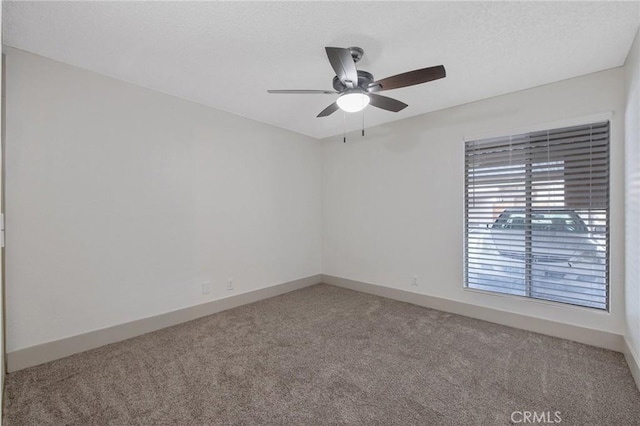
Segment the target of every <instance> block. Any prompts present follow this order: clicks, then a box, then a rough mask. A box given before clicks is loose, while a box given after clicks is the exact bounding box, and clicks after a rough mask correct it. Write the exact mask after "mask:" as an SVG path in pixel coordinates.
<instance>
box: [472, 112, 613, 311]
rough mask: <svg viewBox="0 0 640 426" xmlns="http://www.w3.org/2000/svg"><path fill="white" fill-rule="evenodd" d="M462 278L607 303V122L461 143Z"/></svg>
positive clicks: (481, 285) (525, 292) (582, 302)
mask: <svg viewBox="0 0 640 426" xmlns="http://www.w3.org/2000/svg"><path fill="white" fill-rule="evenodd" d="M465 158H466V160H465V285H466V286H467V287H468V288H473V289H479V290H486V291H492V292H497V293H506V294H514V295H519V296H525V297H531V298H535V299H544V300H551V301H556V302H563V303H569V304H573V305H579V306H587V307H592V308H599V309H608V303H609V297H608V289H609V285H608V282H609V122H601V123H594V124H588V125H582V126H574V127H567V128H562V129H553V130H546V131H540V132H532V133H526V134H519V135H512V136H507V137H500V138H492V139H483V140H475V141H469V142H466V144H465Z"/></svg>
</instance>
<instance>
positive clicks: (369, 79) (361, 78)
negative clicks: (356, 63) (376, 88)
mask: <svg viewBox="0 0 640 426" xmlns="http://www.w3.org/2000/svg"><path fill="white" fill-rule="evenodd" d="M373 82H374V79H373V74H371V73H370V72H367V71H362V70H358V87H359V88H360V89H362V90H364V91H367V87H368V86H369V85H370V84H371V83H373ZM333 88H334V89H335V90H336V91H338V92H343V91H345V90H347V86H346V85H345V84H344V83H343V82H341V81H340V79H339V78H338V76H335V77H333Z"/></svg>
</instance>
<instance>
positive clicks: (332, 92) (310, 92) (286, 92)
mask: <svg viewBox="0 0 640 426" xmlns="http://www.w3.org/2000/svg"><path fill="white" fill-rule="evenodd" d="M267 92H268V93H276V94H283V95H335V94H336V93H338V92H336V91H335V90H267Z"/></svg>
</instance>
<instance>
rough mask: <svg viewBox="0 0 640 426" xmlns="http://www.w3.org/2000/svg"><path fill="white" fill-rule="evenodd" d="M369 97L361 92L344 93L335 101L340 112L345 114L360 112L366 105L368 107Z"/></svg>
mask: <svg viewBox="0 0 640 426" xmlns="http://www.w3.org/2000/svg"><path fill="white" fill-rule="evenodd" d="M369 101H370V99H369V96H367V94H365V93H362V92H355V93H353V92H352V93H345V94H344V95H342V96H340V97H339V98H338V100H337V101H336V102H337V103H338V106H339V107H340V109H341V110H343V111H345V112H358V111H362V110H363V109H364V108H365V107H366V106H367V105H369Z"/></svg>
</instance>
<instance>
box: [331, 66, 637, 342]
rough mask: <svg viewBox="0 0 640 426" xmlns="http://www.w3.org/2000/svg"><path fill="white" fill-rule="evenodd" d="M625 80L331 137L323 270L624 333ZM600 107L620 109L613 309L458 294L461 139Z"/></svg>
mask: <svg viewBox="0 0 640 426" xmlns="http://www.w3.org/2000/svg"><path fill="white" fill-rule="evenodd" d="M623 80H624V72H623V70H622V69H621V68H617V69H612V70H608V71H604V72H600V73H596V74H591V75H586V76H582V77H578V78H574V79H570V80H566V81H562V82H558V83H554V84H549V85H546V86H541V87H537V88H534V89H530V90H525V91H521V92H516V93H512V94H508V95H504V96H499V97H495V98H491V99H487V100H483V101H479V102H474V103H471V104H466V105H462V106H459V107H455V108H450V109H446V110H442V111H438V112H434V113H430V114H426V115H422V116H419V117H414V118H410V119H406V120H402V121H399V122H395V123H391V124H388V125H383V126H379V127H375V128H371V129H367V133H366V136H365V137H360V136H359V135H356V134H353V135H348V141H347V143H346V144H343V143H342V138H341V137H334V138H329V139H327V140H325V143H324V145H323V273H324V274H327V275H333V276H338V277H341V278H348V279H352V280H357V281H363V282H367V283H372V284H378V285H383V286H388V287H393V288H399V289H404V290H407V291H414V292H417V293H423V294H427V295H431V296H437V297H441V298H445V299H451V300H456V301H461V302H466V303H473V304H477V305H480V306H486V307H491V308H495V309H501V310H505V311H510V312H515V313H520V314H524V315H529V316H533V317H539V318H546V319H549V320H553V321H561V322H565V323H569V324H575V325H579V326H583V327H587V328H593V329H599V330H603V331H609V332H614V333H618V334H623V330H624V295H623V292H624V286H623V273H624V266H623V265H624V263H623V262H624V227H623V218H624V216H623V213H624V200H623V195H624V192H623V166H624V161H623V148H624V127H623V124H624V99H625V96H624V91H623V88H624V87H623V86H624V85H623ZM478 84H482V82H478ZM411 90H424V91H425V96H427V94H428V88H426V87H425V88H422V89H421V88H419V87H418V88H413V89H411ZM393 95H394V96H396V97H397V98H399V99H402V90H398V91H396V92H394V93H393ZM603 112H613V116H612V118H611V182H612V184H611V313H606V312H602V311H597V310H591V309H586V308H579V307H571V306H567V305H561V304H556V303H550V302H542V301H534V300H527V299H522V298H514V297H510V296H503V295H493V294H488V293H480V292H477V291H472V290H465V289H463V272H462V268H463V225H464V216H463V213H464V143H463V138H464V137H467V136H477V135H484V136H489V135H491V134H494V135H496V136H499V135H503V134H505V133H506V132H509V131H512V130H518V129H523V130H526V128H527V127H529V126H537V125H539V124H541V123H551V122H558V121H559V120H565V119H566V120H570V119H573V118H576V117H585V116H590V115H594V114H601V113H603ZM413 275H417V276H418V277H419V285H418V287H414V286H412V285H411V279H412V276H413Z"/></svg>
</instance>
